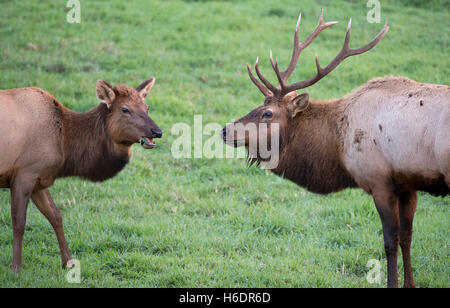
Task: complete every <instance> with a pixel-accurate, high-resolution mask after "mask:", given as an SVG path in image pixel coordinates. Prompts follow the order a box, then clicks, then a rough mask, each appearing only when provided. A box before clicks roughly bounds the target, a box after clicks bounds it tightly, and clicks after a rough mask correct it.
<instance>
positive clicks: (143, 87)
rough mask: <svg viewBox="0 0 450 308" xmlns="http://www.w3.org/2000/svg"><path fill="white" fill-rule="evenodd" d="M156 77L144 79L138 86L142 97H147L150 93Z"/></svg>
mask: <svg viewBox="0 0 450 308" xmlns="http://www.w3.org/2000/svg"><path fill="white" fill-rule="evenodd" d="M155 81H156V79H155V78H153V77H152V78H150V79H147V80H146V81H144V82H143V83H141V84H140V85H139V87H137V88H136V90H137V91H138V92H139V95H140V96H141V97H142V98H146V97H147V95H148V93H150V90H151V89H152V88H153V85H154V84H155Z"/></svg>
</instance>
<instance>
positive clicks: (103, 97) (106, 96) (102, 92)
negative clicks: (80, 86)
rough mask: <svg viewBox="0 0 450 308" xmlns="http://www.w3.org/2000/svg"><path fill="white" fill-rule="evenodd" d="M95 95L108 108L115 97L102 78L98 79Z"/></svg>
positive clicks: (109, 86)
mask: <svg viewBox="0 0 450 308" xmlns="http://www.w3.org/2000/svg"><path fill="white" fill-rule="evenodd" d="M97 97H98V99H99V100H100V101H101V102H102V103H104V104H106V106H108V108H111V105H112V103H113V102H114V100H115V99H116V94H115V93H114V90H113V88H112V87H111V85H110V84H109V83H107V82H106V81H104V80H98V81H97Z"/></svg>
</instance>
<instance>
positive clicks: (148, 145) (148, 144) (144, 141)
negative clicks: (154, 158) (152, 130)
mask: <svg viewBox="0 0 450 308" xmlns="http://www.w3.org/2000/svg"><path fill="white" fill-rule="evenodd" d="M140 143H141V146H142V147H143V148H144V149H153V148H154V147H156V143H155V142H154V141H153V138H148V137H142V138H141V140H140Z"/></svg>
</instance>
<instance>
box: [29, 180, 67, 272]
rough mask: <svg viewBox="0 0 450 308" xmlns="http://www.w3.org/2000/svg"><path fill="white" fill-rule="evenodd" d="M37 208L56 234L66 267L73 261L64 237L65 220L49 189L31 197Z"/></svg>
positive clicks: (63, 263)
mask: <svg viewBox="0 0 450 308" xmlns="http://www.w3.org/2000/svg"><path fill="white" fill-rule="evenodd" d="M31 199H32V200H33V202H34V204H35V205H36V207H37V208H38V209H39V211H40V212H41V213H42V214H43V215H44V216H45V218H47V220H48V221H49V222H50V224H51V225H52V227H53V230H54V231H55V233H56V238H57V239H58V244H59V249H60V251H61V260H62V265H63V267H65V266H66V265H67V262H68V261H69V260H71V259H72V256H71V254H70V251H69V247H68V246H67V242H66V238H65V236H64V229H63V220H62V216H61V213H60V212H59V209H58V208H57V207H56V205H55V203H54V202H53V199H52V197H51V195H50V191H49V190H48V188H46V189H42V190H39V191H36V192H35V193H33V195H32V196H31Z"/></svg>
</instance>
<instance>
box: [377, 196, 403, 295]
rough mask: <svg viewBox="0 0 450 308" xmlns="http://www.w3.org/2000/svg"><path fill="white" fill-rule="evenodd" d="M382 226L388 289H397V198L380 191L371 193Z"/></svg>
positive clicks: (398, 223)
mask: <svg viewBox="0 0 450 308" xmlns="http://www.w3.org/2000/svg"><path fill="white" fill-rule="evenodd" d="M372 195H373V198H374V201H375V205H376V208H377V211H378V214H379V215H380V218H381V223H382V226H383V237H384V249H385V252H386V257H387V268H388V288H397V287H398V271H397V256H398V244H399V225H400V222H399V213H398V197H397V195H396V194H395V193H393V192H390V191H387V190H384V189H383V190H381V191H373V193H372Z"/></svg>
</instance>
